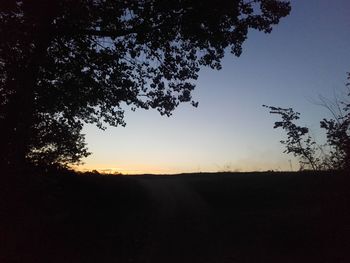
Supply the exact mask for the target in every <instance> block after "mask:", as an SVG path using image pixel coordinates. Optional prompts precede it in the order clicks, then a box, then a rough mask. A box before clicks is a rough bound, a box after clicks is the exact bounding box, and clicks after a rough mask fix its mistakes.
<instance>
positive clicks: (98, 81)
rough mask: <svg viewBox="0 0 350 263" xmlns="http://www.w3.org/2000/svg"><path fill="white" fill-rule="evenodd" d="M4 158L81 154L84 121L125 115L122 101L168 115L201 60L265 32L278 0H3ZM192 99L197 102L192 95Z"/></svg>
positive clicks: (185, 97)
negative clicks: (253, 31)
mask: <svg viewBox="0 0 350 263" xmlns="http://www.w3.org/2000/svg"><path fill="white" fill-rule="evenodd" d="M0 5H1V6H0V35H1V41H0V74H1V75H0V85H1V86H0V122H1V130H2V133H3V136H2V137H1V142H0V147H1V151H2V153H1V162H2V163H3V164H4V163H5V164H6V165H16V164H21V163H23V162H24V161H25V160H30V161H34V162H49V163H50V162H61V163H62V162H63V163H72V162H77V161H79V160H80V159H81V157H84V156H86V155H87V154H88V152H87V150H86V146H85V144H84V136H83V135H82V134H81V129H82V126H83V123H95V124H97V126H98V127H99V128H102V129H104V128H105V126H104V123H105V124H107V125H112V126H117V125H124V124H125V123H124V116H123V113H124V110H123V109H124V107H125V106H126V105H129V107H131V108H132V109H135V108H143V109H149V108H155V109H157V110H158V111H159V112H160V113H161V114H165V115H168V116H169V115H170V114H171V112H172V111H173V110H174V108H175V107H176V106H178V104H179V103H180V102H189V101H192V98H191V91H192V90H193V89H194V87H195V84H194V81H195V80H196V79H197V77H198V71H199V69H200V67H201V66H209V67H211V68H213V69H220V68H221V64H220V61H221V59H222V58H223V56H224V52H225V49H226V48H227V47H229V48H230V50H231V53H232V54H234V55H236V56H239V55H240V54H241V52H242V43H243V42H244V40H245V39H246V38H247V33H248V30H249V29H250V28H253V29H257V30H259V31H263V32H265V33H270V32H271V30H272V25H274V24H277V23H278V22H279V20H280V18H282V17H285V16H287V15H288V14H289V12H290V4H289V3H288V2H283V1H278V0H254V1H244V0H222V1H205V0H200V1H199V0H185V1H180V0H168V1H161V0H148V1H144V0H130V1H129V0H128V1H124V0H123V1H121V0H50V1H47V0H33V1H30V0H12V1H1V4H0ZM192 104H193V105H194V106H196V105H197V103H196V102H194V101H192Z"/></svg>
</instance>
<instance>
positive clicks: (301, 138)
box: [263, 105, 320, 170]
mask: <svg viewBox="0 0 350 263" xmlns="http://www.w3.org/2000/svg"><path fill="white" fill-rule="evenodd" d="M263 107H265V108H268V109H270V113H271V114H278V115H280V116H281V118H282V121H276V122H275V126H274V127H273V128H274V129H276V128H282V129H284V130H285V131H286V132H287V139H286V140H281V141H280V142H281V143H282V144H284V145H285V146H286V150H285V151H284V152H285V153H292V154H293V155H294V156H296V157H298V158H299V159H300V161H299V162H300V167H308V166H309V167H311V168H312V169H313V170H317V169H319V163H320V159H319V158H318V157H316V151H317V147H316V143H315V141H314V140H312V138H311V136H310V135H309V129H308V128H307V127H303V126H299V125H297V124H295V123H294V122H295V121H296V120H298V119H299V118H300V117H299V115H300V113H299V112H295V111H294V110H293V109H292V108H287V109H285V108H280V107H273V106H266V105H263Z"/></svg>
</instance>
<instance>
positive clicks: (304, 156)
mask: <svg viewBox="0 0 350 263" xmlns="http://www.w3.org/2000/svg"><path fill="white" fill-rule="evenodd" d="M347 79H348V83H347V84H346V86H347V87H350V73H348V77H347ZM347 95H348V96H349V97H350V92H349V90H348V94H347ZM320 105H322V106H324V107H326V108H327V109H328V110H329V112H330V113H331V114H332V116H333V118H329V119H327V118H324V119H323V120H321V121H320V127H321V128H323V129H325V130H326V136H327V141H326V142H325V143H324V144H323V147H321V146H319V145H317V144H316V142H315V141H314V140H313V139H312V137H311V136H310V134H309V130H308V128H306V127H301V126H298V125H296V124H295V123H294V121H295V120H298V119H299V115H300V114H299V113H298V112H294V110H293V109H292V108H288V109H284V108H279V107H273V106H266V105H263V107H266V108H268V109H270V113H272V114H278V115H281V118H282V121H278V122H275V126H274V128H279V127H281V128H282V129H284V130H285V131H286V132H287V140H282V141H281V143H282V144H284V145H286V150H285V152H286V153H292V154H294V156H297V157H299V158H300V164H301V167H303V166H304V165H309V166H310V167H311V168H312V169H314V170H317V169H331V170H347V171H350V101H346V99H345V98H341V99H338V98H335V99H334V101H330V100H327V99H324V98H321V104H320ZM325 147H327V148H328V149H329V150H328V152H325V151H324V150H323V148H325Z"/></svg>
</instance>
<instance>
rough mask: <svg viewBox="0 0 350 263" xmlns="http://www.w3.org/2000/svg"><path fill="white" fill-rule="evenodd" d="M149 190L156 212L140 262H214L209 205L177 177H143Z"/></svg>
mask: <svg viewBox="0 0 350 263" xmlns="http://www.w3.org/2000/svg"><path fill="white" fill-rule="evenodd" d="M137 180H139V181H140V183H141V184H142V185H143V186H144V187H145V188H146V189H147V190H148V191H149V193H150V195H151V200H152V206H153V208H154V209H153V214H152V215H151V218H152V221H151V225H150V228H149V233H148V238H147V242H146V246H145V248H144V251H143V252H142V253H141V254H140V259H139V261H140V262H147V263H148V262H150V263H157V262H169V263H170V262H215V261H214V260H213V256H214V255H211V253H210V251H211V250H212V246H213V240H210V239H209V237H210V236H211V235H210V233H209V231H210V227H209V225H208V220H207V219H208V215H209V211H208V206H207V205H206V203H205V202H204V200H203V199H202V198H201V196H200V195H199V194H198V193H197V192H195V191H194V190H193V188H191V186H190V185H189V183H188V180H184V178H182V177H180V176H177V177H142V178H141V177H140V178H138V179H137Z"/></svg>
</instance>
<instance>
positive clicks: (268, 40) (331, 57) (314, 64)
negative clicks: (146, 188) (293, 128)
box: [79, 0, 350, 174]
mask: <svg viewBox="0 0 350 263" xmlns="http://www.w3.org/2000/svg"><path fill="white" fill-rule="evenodd" d="M291 5H292V11H291V14H290V15H289V16H288V17H286V18H284V19H282V20H281V21H280V23H279V24H278V25H277V26H275V27H274V30H273V31H272V33H271V34H264V33H261V32H256V31H250V32H249V35H248V39H247V40H246V42H245V43H244V46H243V54H242V55H241V56H240V57H239V58H237V57H234V56H233V55H231V54H230V53H229V52H228V53H227V54H226V56H225V58H224V59H223V63H222V65H223V69H222V70H220V71H215V70H211V69H208V68H203V69H202V70H201V71H200V73H199V79H198V81H197V87H196V90H195V91H194V92H193V97H194V100H197V101H199V106H198V108H194V107H192V106H191V105H190V104H181V105H180V106H179V107H178V108H177V109H176V110H175V111H174V113H173V115H172V116H171V117H170V118H168V117H165V116H160V114H159V113H158V112H157V111H155V110H148V111H145V110H137V111H136V112H131V111H127V112H126V114H125V120H126V123H127V125H126V127H121V126H120V127H117V128H115V127H110V128H108V129H107V130H106V131H101V130H99V129H98V128H96V127H95V126H93V125H86V126H85V128H84V133H85V134H86V142H87V144H88V148H89V150H90V152H92V154H91V155H90V156H89V157H87V158H85V159H84V160H83V162H84V165H82V166H80V167H79V169H81V170H85V169H86V170H92V169H96V170H99V171H104V172H121V173H123V174H139V173H155V174H172V173H184V172H217V171H264V170H297V169H298V168H299V166H298V162H297V160H296V159H295V158H293V156H290V155H287V154H285V153H283V150H284V148H283V146H282V145H281V144H280V142H279V141H280V140H282V139H283V138H285V134H284V133H283V131H282V130H277V129H273V124H274V122H275V121H277V120H278V116H274V115H271V114H269V113H268V110H267V109H265V108H263V107H262V105H263V104H267V105H273V106H280V107H285V108H287V107H292V108H293V109H294V110H295V111H298V112H300V113H301V120H300V122H299V124H301V125H306V126H307V127H309V128H310V131H311V134H312V135H313V136H314V137H315V139H316V141H318V142H319V143H321V142H322V141H323V139H324V133H323V132H322V130H321V129H320V128H319V121H320V120H321V119H322V118H324V117H327V116H328V115H329V112H327V110H326V109H325V108H323V107H321V106H319V105H317V103H316V102H317V100H318V97H319V96H320V95H322V96H325V97H327V98H330V99H332V98H333V97H334V94H335V93H338V92H341V91H342V90H344V86H345V83H346V72H349V71H350V1H349V0H333V1H331V0H307V1H305V0H292V1H291Z"/></svg>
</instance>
